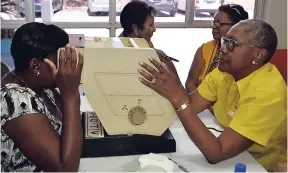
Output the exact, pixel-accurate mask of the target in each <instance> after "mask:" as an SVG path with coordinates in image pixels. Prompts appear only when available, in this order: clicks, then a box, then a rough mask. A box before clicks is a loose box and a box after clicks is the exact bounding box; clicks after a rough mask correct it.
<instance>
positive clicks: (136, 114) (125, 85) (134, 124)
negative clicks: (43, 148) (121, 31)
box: [70, 35, 177, 158]
mask: <svg viewBox="0 0 288 173" xmlns="http://www.w3.org/2000/svg"><path fill="white" fill-rule="evenodd" d="M70 44H71V45H73V46H75V47H76V50H77V51H79V52H81V53H82V54H83V56H84V67H83V71H82V79H81V88H82V90H83V92H84V94H85V96H86V97H87V100H88V101H89V103H90V105H91V107H92V108H93V110H94V111H95V112H83V114H82V120H83V132H84V141H83V151H82V158H87V157H102V156H124V155H134V154H148V153H169V152H175V151H176V142H175V140H174V138H173V136H172V134H171V132H170V131H169V127H170V125H172V123H173V122H174V121H175V120H176V118H177V115H176V113H175V111H174V109H173V107H172V105H171V104H170V102H169V101H168V100H167V99H165V98H164V97H162V96H160V95H159V94H157V93H156V92H154V91H153V90H151V89H150V88H148V87H146V86H145V85H143V84H142V83H141V82H140V81H139V77H140V74H139V73H138V71H137V69H138V68H139V62H140V61H143V62H146V63H148V64H150V65H152V64H151V63H150V62H149V59H148V58H150V57H153V58H155V59H156V60H158V61H160V60H159V57H158V55H157V53H156V50H155V49H152V48H150V47H149V46H148V43H147V42H146V41H145V40H144V39H140V38H120V37H119V38H116V37H115V38H103V37H84V35H82V36H81V35H70Z"/></svg>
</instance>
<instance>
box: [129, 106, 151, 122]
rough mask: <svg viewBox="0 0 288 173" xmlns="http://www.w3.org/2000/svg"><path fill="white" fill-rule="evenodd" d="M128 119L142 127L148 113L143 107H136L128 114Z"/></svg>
mask: <svg viewBox="0 0 288 173" xmlns="http://www.w3.org/2000/svg"><path fill="white" fill-rule="evenodd" d="M128 119H129V121H130V123H131V124H133V125H141V124H143V123H144V122H145V121H146V119H147V113H146V110H145V109H144V108H142V107H141V106H135V107H133V108H132V109H131V110H130V111H129V112H128Z"/></svg>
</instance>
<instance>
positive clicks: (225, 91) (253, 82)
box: [139, 19, 287, 170]
mask: <svg viewBox="0 0 288 173" xmlns="http://www.w3.org/2000/svg"><path fill="white" fill-rule="evenodd" d="M276 48H277V35H276V32H275V30H274V29H273V28H272V27H271V26H270V25H269V24H267V23H266V22H264V21H261V20H255V19H251V20H244V21H240V22H239V23H238V24H236V25H235V26H233V27H232V28H231V29H230V30H229V31H228V33H227V34H226V37H223V38H222V47H221V49H220V52H221V54H220V62H219V66H218V68H215V69H214V70H213V71H212V72H211V73H209V74H208V75H207V76H206V77H205V78H204V80H203V82H202V83H201V84H200V86H199V87H198V88H197V89H196V90H195V91H194V92H192V93H190V94H189V93H188V92H187V91H186V90H185V88H184V87H183V86H182V84H181V82H180V79H179V77H177V76H175V75H174V74H173V73H170V72H169V70H167V68H165V65H163V64H160V63H158V62H157V61H155V60H151V62H152V63H153V64H154V67H152V66H150V65H148V64H146V63H144V62H140V65H141V66H139V67H143V68H144V69H145V70H147V71H148V72H146V71H144V70H142V69H139V73H140V74H141V75H142V77H143V78H140V81H141V82H142V83H143V84H145V85H146V86H147V87H149V88H151V89H153V90H154V91H156V92H157V93H159V94H160V95H162V96H163V97H165V98H166V99H168V100H169V101H170V103H171V104H172V106H173V107H174V109H175V111H176V113H177V115H178V117H179V119H180V121H181V122H182V124H183V126H184V128H185V130H186V132H187V134H188V136H189V137H190V138H191V140H192V141H193V142H194V144H195V145H196V146H197V147H198V148H199V150H200V151H201V152H202V153H203V155H204V156H205V158H206V159H207V161H208V162H209V163H213V164H215V163H218V162H220V161H223V160H226V159H229V158H232V157H234V156H236V155H238V154H240V153H242V152H244V151H246V150H248V151H249V152H250V153H251V154H252V156H254V158H255V159H256V160H257V161H258V162H259V163H260V164H261V165H262V166H263V167H264V168H266V169H267V170H272V169H273V168H275V167H277V166H278V165H279V163H285V164H286V165H287V146H286V145H285V144H286V142H287V112H286V111H287V103H286V102H287V95H286V93H287V86H286V83H285V81H284V80H283V77H282V75H281V74H280V72H279V71H278V69H277V68H276V67H275V66H274V65H272V64H271V63H269V61H270V59H271V57H272V56H273V54H274V53H275V51H276ZM211 105H213V109H214V113H215V118H216V119H217V120H218V122H219V123H220V124H221V125H222V126H223V127H224V131H223V132H222V133H221V134H220V136H218V137H216V136H215V135H213V133H212V132H211V131H210V130H209V129H208V128H207V127H206V126H205V124H203V122H202V121H201V120H200V118H199V117H198V116H197V114H198V113H200V112H202V111H203V110H205V109H207V108H208V107H210V106H211Z"/></svg>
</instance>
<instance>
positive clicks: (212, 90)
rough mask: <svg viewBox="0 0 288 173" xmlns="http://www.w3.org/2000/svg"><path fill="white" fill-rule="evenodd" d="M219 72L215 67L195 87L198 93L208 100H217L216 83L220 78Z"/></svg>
mask: <svg viewBox="0 0 288 173" xmlns="http://www.w3.org/2000/svg"><path fill="white" fill-rule="evenodd" d="M220 76H221V72H220V71H219V70H218V68H215V69H214V70H213V71H212V72H210V73H209V74H208V75H207V76H205V78H204V80H203V81H202V83H201V84H200V85H199V87H198V88H197V91H198V92H199V94H200V95H201V96H202V97H204V98H205V99H207V100H209V101H216V100H217V83H218V82H219V80H220Z"/></svg>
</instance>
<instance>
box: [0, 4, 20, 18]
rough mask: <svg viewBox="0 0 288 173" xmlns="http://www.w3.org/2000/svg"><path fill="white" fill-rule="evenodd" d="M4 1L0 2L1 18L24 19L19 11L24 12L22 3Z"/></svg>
mask: <svg viewBox="0 0 288 173" xmlns="http://www.w3.org/2000/svg"><path fill="white" fill-rule="evenodd" d="M4 2H5V1H4ZM4 2H1V20H24V15H23V13H20V10H21V11H23V12H24V9H25V8H24V3H21V1H19V2H18V3H17V1H15V3H14V2H10V1H8V2H7V3H4ZM22 4H23V6H22Z"/></svg>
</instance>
